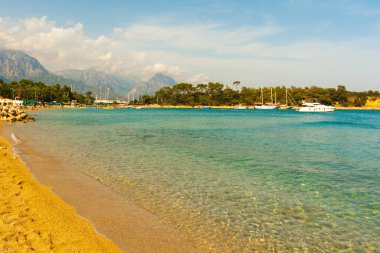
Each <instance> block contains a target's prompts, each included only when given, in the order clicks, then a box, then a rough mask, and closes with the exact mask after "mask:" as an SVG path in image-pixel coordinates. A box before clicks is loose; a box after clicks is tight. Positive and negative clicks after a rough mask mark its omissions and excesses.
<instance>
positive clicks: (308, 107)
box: [298, 103, 335, 112]
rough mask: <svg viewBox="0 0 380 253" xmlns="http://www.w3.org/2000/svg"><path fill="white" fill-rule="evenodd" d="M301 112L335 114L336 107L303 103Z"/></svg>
mask: <svg viewBox="0 0 380 253" xmlns="http://www.w3.org/2000/svg"><path fill="white" fill-rule="evenodd" d="M298 111H299V112H333V111H335V107H333V106H329V105H322V104H320V103H302V107H301V108H300V109H299V110H298Z"/></svg>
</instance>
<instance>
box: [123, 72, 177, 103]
mask: <svg viewBox="0 0 380 253" xmlns="http://www.w3.org/2000/svg"><path fill="white" fill-rule="evenodd" d="M176 83H177V82H176V81H175V80H174V79H173V78H171V77H170V76H166V75H164V74H162V73H157V74H155V75H154V76H153V77H152V78H150V79H149V80H148V81H146V82H143V83H141V84H138V85H137V86H136V87H134V88H133V89H132V90H131V91H130V92H129V93H128V95H129V96H130V98H131V99H132V96H133V95H134V96H135V98H136V99H138V97H139V96H142V95H154V93H155V92H156V91H158V90H159V89H161V88H163V87H165V86H173V85H175V84H176Z"/></svg>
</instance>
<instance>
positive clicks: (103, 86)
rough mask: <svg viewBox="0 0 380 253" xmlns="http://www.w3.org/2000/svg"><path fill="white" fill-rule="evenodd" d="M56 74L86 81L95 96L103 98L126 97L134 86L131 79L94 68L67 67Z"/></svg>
mask: <svg viewBox="0 0 380 253" xmlns="http://www.w3.org/2000/svg"><path fill="white" fill-rule="evenodd" d="M55 74H56V75H59V76H62V77H65V78H69V79H73V80H75V81H79V82H82V83H85V84H86V85H87V86H90V87H91V90H92V92H93V95H94V96H97V97H98V98H102V99H104V98H106V97H108V99H113V98H115V97H126V96H127V93H128V92H129V91H130V90H131V89H132V88H133V84H132V82H131V81H130V80H128V79H126V78H123V77H121V76H118V75H113V74H109V73H106V72H103V71H101V70H97V69H94V68H90V69H87V70H75V69H65V70H61V71H57V72H55ZM106 94H107V95H106Z"/></svg>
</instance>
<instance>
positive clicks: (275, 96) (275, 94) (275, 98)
mask: <svg viewBox="0 0 380 253" xmlns="http://www.w3.org/2000/svg"><path fill="white" fill-rule="evenodd" d="M274 104H277V93H276V90H274Z"/></svg>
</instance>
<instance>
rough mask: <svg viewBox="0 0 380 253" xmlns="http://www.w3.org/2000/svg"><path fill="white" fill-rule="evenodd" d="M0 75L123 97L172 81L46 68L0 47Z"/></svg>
mask: <svg viewBox="0 0 380 253" xmlns="http://www.w3.org/2000/svg"><path fill="white" fill-rule="evenodd" d="M0 79H3V80H4V81H5V82H11V81H18V80H21V79H29V80H33V81H36V82H43V83H45V84H46V85H53V84H56V83H59V84H61V85H67V86H69V87H72V89H73V90H74V91H76V92H79V93H83V92H86V91H92V93H93V96H94V97H97V98H98V99H114V98H117V97H119V98H120V97H124V98H126V97H127V96H128V94H129V95H130V98H131V99H132V96H134V97H135V98H136V99H137V98H138V97H139V96H141V95H144V94H149V95H152V94H154V92H155V91H157V90H159V89H160V88H162V87H164V86H173V85H174V84H176V82H175V81H174V80H173V79H172V78H171V77H169V76H166V75H163V74H161V73H157V74H155V75H154V76H153V77H152V78H150V79H149V80H147V81H145V82H140V81H138V80H136V78H133V77H130V78H128V77H124V76H121V75H115V74H111V73H107V72H105V71H102V70H98V69H95V68H90V69H86V70H76V69H66V70H61V71H56V72H54V73H52V72H50V71H48V70H47V69H46V68H45V67H44V66H42V65H41V64H40V63H39V61H38V60H37V59H35V58H33V57H31V56H29V55H27V54H26V53H23V52H21V51H14V50H6V49H0Z"/></svg>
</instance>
